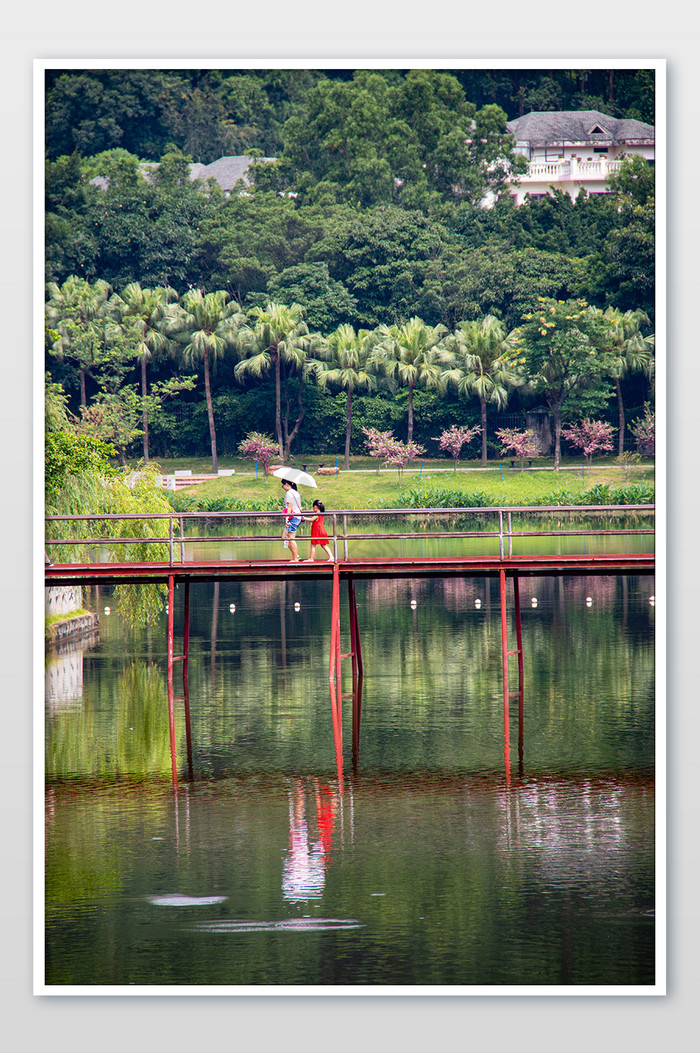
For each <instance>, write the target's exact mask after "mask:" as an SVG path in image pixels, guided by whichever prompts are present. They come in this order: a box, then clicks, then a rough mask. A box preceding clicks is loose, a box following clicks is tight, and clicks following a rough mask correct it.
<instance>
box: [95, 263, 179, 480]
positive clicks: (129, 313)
mask: <svg viewBox="0 0 700 1053" xmlns="http://www.w3.org/2000/svg"><path fill="white" fill-rule="evenodd" d="M175 299H177V292H176V291H175V289H171V288H169V287H166V288H164V287H162V286H157V287H156V288H154V289H142V288H141V286H140V285H139V283H138V282H131V283H130V284H129V285H127V286H126V288H125V289H124V290H123V291H122V293H121V295H120V296H118V295H116V294H115V295H114V296H113V297H112V298H111V300H110V305H111V306H112V307H113V308H114V309H115V310H116V311H117V312H118V314H119V316H120V318H121V319H122V320H123V321H128V322H131V323H132V325H133V326H134V327H135V329H136V330H137V332H138V334H139V337H140V340H139V344H138V353H139V360H140V363H141V397H142V399H143V459H144V462H145V463H146V464H148V460H149V449H148V405H147V402H146V397H147V395H148V384H147V380H146V365H147V363H148V361H149V360H150V359H151V358H152V356H153V355H154V354H156V353H157V352H159V351H164V350H165V349H166V348H167V347H168V346H169V344H170V341H169V340H168V338H167V337H166V336H165V334H164V333H163V332H162V331H161V329H159V328H158V326H159V325H160V324H161V323H162V322H163V321H164V319H165V313H166V307H167V305H168V304H169V303H170V302H171V301H172V300H175Z"/></svg>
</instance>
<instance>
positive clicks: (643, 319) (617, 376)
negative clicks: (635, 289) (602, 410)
mask: <svg viewBox="0 0 700 1053" xmlns="http://www.w3.org/2000/svg"><path fill="white" fill-rule="evenodd" d="M589 310H590V311H591V312H592V313H593V314H595V315H597V316H598V317H599V318H600V319H601V320H602V321H603V322H604V323H606V329H605V333H606V335H605V337H604V341H605V346H606V347H607V349H608V351H609V352H610V365H611V370H612V376H613V379H614V381H615V392H616V395H617V420H618V425H617V426H618V450H617V452H618V456H619V457H622V454H623V452H624V443H625V427H626V423H625V404H624V401H623V398H622V385H621V381H622V379H623V378H624V377H625V376H627V374H628V373H646V374H647V375H650V373H651V365H652V361H653V346H654V338H653V336H648V337H644V336H642V332H641V330H642V326H644V325H649V318H648V317H647V315H645V314H644V312H643V311H624V312H623V311H620V310H619V308H617V307H607V308H606V309H605V311H601V309H600V308H597V307H591V308H589Z"/></svg>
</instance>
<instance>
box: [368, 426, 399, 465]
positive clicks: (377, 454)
mask: <svg viewBox="0 0 700 1053" xmlns="http://www.w3.org/2000/svg"><path fill="white" fill-rule="evenodd" d="M362 431H363V432H364V434H365V436H366V438H365V446H366V447H367V452H368V453H369V455H370V457H372V458H373V459H374V460H376V462H377V475H378V474H379V470H380V466H381V462H382V461H384V462H386V461H387V460H388V457H389V454H390V453H391V447H392V443H394V442H396V439H395V438H394V436H393V435H392V434H391V432H390V431H379V429H378V428H363V429H362Z"/></svg>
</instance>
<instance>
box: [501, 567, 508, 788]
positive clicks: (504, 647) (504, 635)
mask: <svg viewBox="0 0 700 1053" xmlns="http://www.w3.org/2000/svg"><path fill="white" fill-rule="evenodd" d="M499 575H500V585H501V655H502V660H503V759H504V761H505V768H506V779H507V780H508V781H509V780H510V712H509V697H510V693H509V691H508V612H507V610H506V572H505V570H503V568H501V570H500V571H499Z"/></svg>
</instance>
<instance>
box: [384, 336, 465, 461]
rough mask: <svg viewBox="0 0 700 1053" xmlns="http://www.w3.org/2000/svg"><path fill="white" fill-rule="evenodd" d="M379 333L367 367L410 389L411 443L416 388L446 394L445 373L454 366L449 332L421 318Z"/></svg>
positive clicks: (409, 431)
mask: <svg viewBox="0 0 700 1053" xmlns="http://www.w3.org/2000/svg"><path fill="white" fill-rule="evenodd" d="M376 332H377V336H378V343H377V344H376V345H375V346H374V348H373V350H372V352H371V354H370V357H369V359H368V365H369V366H370V367H371V368H377V369H381V370H382V371H383V372H384V373H385V374H386V375H387V377H389V378H390V379H392V380H398V383H399V384H400V385H401V386H402V387H406V388H408V442H412V441H413V392H414V391H415V389H416V387H425V388H434V389H436V390H438V391H442V390H444V386H445V385H444V381H443V373H444V371H445V367H446V366H448V365H450V364H451V363H452V356H451V355H450V353H449V352H448V351H447V350H446V349H445V347H444V344H443V339H444V337H445V335H446V334H447V329H446V327H445V326H444V325H436V326H430V325H426V323H425V322H424V321H423V319H422V318H417V317H413V318H410V319H409V320H408V322H405V323H403V324H398V325H380V326H379V328H378V329H377V331H376Z"/></svg>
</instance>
